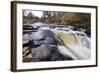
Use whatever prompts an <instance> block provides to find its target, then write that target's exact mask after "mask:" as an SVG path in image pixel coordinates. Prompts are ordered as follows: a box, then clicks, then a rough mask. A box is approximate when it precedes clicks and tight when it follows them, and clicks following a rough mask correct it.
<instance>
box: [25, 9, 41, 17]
mask: <svg viewBox="0 0 100 73" xmlns="http://www.w3.org/2000/svg"><path fill="white" fill-rule="evenodd" d="M29 12H32V13H33V15H35V16H37V17H39V18H41V17H42V16H43V11H32V10H31V11H30V10H26V11H25V16H27V15H28V14H29Z"/></svg>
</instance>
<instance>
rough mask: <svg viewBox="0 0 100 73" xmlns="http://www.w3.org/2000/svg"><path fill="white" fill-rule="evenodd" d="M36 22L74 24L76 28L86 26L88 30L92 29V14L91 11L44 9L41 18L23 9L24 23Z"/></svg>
mask: <svg viewBox="0 0 100 73" xmlns="http://www.w3.org/2000/svg"><path fill="white" fill-rule="evenodd" d="M35 22H42V23H47V24H50V23H51V24H59V25H60V24H64V25H72V26H74V27H76V28H85V29H86V30H87V31H88V32H90V30H91V28H90V26H91V15H90V14H89V13H71V12H58V11H43V15H42V17H41V18H39V17H38V16H35V14H33V13H32V12H31V11H30V12H29V13H28V14H27V13H26V11H25V10H23V23H24V24H25V23H35Z"/></svg>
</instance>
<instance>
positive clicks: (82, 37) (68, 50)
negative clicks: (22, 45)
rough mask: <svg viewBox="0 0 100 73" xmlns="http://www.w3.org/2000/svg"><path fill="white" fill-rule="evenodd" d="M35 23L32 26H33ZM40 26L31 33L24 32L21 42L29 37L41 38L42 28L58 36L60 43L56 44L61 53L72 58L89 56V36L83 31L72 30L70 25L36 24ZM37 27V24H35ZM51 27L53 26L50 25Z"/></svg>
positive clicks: (78, 58) (29, 38)
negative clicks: (61, 26)
mask: <svg viewBox="0 0 100 73" xmlns="http://www.w3.org/2000/svg"><path fill="white" fill-rule="evenodd" d="M34 25H35V24H33V25H32V26H33V27H34ZM38 26H39V27H40V28H39V29H38V32H34V33H32V34H31V35H28V34H25V35H24V36H23V42H24V41H26V42H28V40H31V39H34V40H35V39H37V38H39V39H41V38H42V37H43V36H42V35H41V34H42V32H41V31H42V30H51V31H52V32H54V33H55V34H56V36H57V37H59V38H60V40H61V42H62V44H61V45H58V49H59V52H61V53H62V54H63V55H70V56H71V57H72V58H73V59H76V60H84V59H90V58H91V37H88V36H87V35H86V33H84V31H74V30H72V28H70V27H66V28H65V27H63V28H60V27H56V26H54V28H51V26H50V27H49V26H47V25H46V26H44V25H43V26H42V24H40V25H38ZM35 27H37V25H35ZM52 27H53V26H52Z"/></svg>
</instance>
